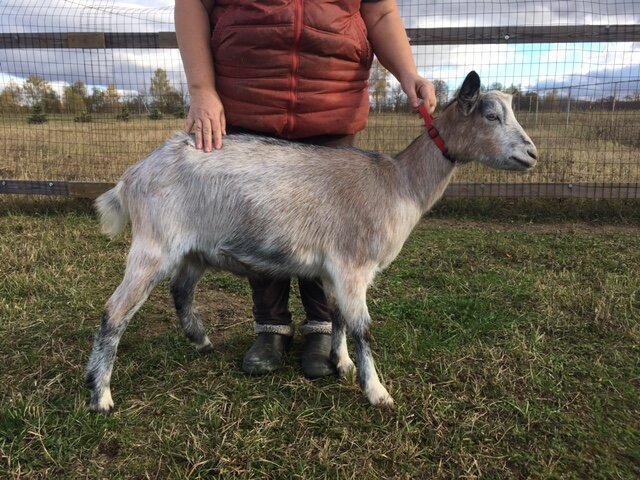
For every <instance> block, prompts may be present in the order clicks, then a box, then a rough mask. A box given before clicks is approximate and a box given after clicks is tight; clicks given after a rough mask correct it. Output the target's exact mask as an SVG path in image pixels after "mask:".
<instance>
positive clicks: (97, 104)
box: [87, 87, 107, 113]
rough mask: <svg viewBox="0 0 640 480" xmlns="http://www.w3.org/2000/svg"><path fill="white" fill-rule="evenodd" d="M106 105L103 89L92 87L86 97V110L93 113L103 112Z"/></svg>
mask: <svg viewBox="0 0 640 480" xmlns="http://www.w3.org/2000/svg"><path fill="white" fill-rule="evenodd" d="M106 105H107V95H106V93H105V91H104V90H102V89H100V88H96V87H93V90H92V91H91V95H90V96H89V98H87V110H89V111H90V112H94V113H103V112H104V111H105V109H106V108H107V107H106Z"/></svg>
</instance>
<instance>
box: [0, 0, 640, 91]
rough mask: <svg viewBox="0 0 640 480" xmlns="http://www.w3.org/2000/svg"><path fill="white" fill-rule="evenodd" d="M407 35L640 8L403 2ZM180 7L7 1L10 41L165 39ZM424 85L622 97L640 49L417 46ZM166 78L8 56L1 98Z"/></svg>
mask: <svg viewBox="0 0 640 480" xmlns="http://www.w3.org/2000/svg"><path fill="white" fill-rule="evenodd" d="M398 4H399V6H400V10H401V14H402V16H403V19H404V22H405V25H406V26H407V27H417V28H429V27H468V26H489V25H502V26H504V25H507V26H524V25H527V26H533V25H564V26H572V25H585V24H587V25H614V24H636V25H637V24H638V23H640V0H637V1H629V0H617V1H598V0H592V1H573V2H569V1H561V2H558V1H554V2H551V1H536V2H532V1H505V0H478V1H455V0H454V1H451V0H449V1H445V0H409V1H407V0H399V1H398ZM173 29H174V27H173V1H166V0H160V1H155V2H152V1H144V0H137V1H131V0H129V1H125V0H122V1H105V0H103V1H97V2H88V1H85V0H50V1H48V2H41V1H36V0H0V33H23V32H67V31H105V32H117V31H121V32H135V31H140V32H157V31H171V30H173ZM413 48H414V55H415V58H416V63H417V65H418V69H419V71H420V73H421V74H422V75H424V76H425V77H427V78H430V79H441V80H444V81H445V82H447V84H448V85H449V87H450V90H451V91H453V90H455V88H456V87H457V86H458V85H459V84H460V83H461V81H462V80H463V78H464V76H465V75H466V73H467V72H468V71H469V70H472V69H474V70H476V71H478V73H479V74H480V76H481V78H482V81H483V84H485V85H487V86H488V85H491V84H493V83H500V84H502V85H504V86H509V85H516V86H519V87H520V88H521V89H522V90H526V91H537V92H539V93H541V94H544V93H545V92H547V91H550V90H552V89H559V91H560V92H561V94H568V92H569V91H571V95H572V97H579V98H587V99H591V98H599V97H604V96H609V95H612V94H613V93H616V95H618V96H619V97H621V98H622V97H624V96H625V95H628V94H633V93H635V92H640V43H632V42H625V43H614V42H612V43H568V44H567V43H565V44H559V43H557V44H506V43H505V44H493V45H458V46H415V47H413ZM156 68H163V69H165V70H166V71H167V72H168V73H169V77H170V79H171V81H172V82H173V83H174V85H175V86H176V87H177V88H178V89H183V90H185V91H186V80H185V78H184V73H183V72H182V63H181V60H180V55H179V52H178V51H177V50H133V49H121V50H99V51H95V50H91V51H83V50H70V49H65V50H62V49H39V50H32V49H30V50H9V49H8V50H0V89H2V88H3V87H4V86H5V85H6V84H7V82H9V81H12V80H13V81H17V82H19V83H20V82H22V81H24V79H25V78H27V77H28V76H29V75H31V74H37V75H40V76H42V77H44V78H46V79H47V80H48V81H49V82H50V83H51V84H52V85H54V88H55V89H56V90H58V91H61V90H62V88H63V87H64V86H65V85H68V84H71V83H73V82H75V81H78V80H79V81H82V82H84V83H85V84H87V85H88V86H89V88H92V87H97V88H104V87H105V86H106V85H107V84H109V83H114V84H115V85H116V86H117V88H118V89H119V91H120V92H121V93H123V94H126V93H137V92H144V91H148V89H149V83H150V78H151V76H152V75H153V71H154V70H155V69H156Z"/></svg>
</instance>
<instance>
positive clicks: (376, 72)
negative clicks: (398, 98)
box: [369, 59, 389, 112]
mask: <svg viewBox="0 0 640 480" xmlns="http://www.w3.org/2000/svg"><path fill="white" fill-rule="evenodd" d="M388 88H389V71H388V70H387V69H386V68H384V67H383V66H382V65H381V64H380V62H378V60H377V59H375V60H374V61H373V64H372V65H371V73H370V75H369V97H370V98H372V99H373V107H374V109H375V110H377V111H378V112H380V111H382V109H383V108H384V106H385V105H386V103H387V93H388Z"/></svg>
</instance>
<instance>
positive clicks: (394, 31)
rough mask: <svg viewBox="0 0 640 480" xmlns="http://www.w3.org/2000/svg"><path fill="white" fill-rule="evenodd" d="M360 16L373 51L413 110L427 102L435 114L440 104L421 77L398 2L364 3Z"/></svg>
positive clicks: (426, 81)
mask: <svg viewBox="0 0 640 480" xmlns="http://www.w3.org/2000/svg"><path fill="white" fill-rule="evenodd" d="M360 14H361V15H362V18H363V19H364V23H365V24H366V26H367V30H368V33H369V40H370V41H371V45H372V46H373V51H374V52H375V54H376V56H377V57H378V60H379V61H380V63H381V64H382V65H383V66H384V67H385V68H386V69H387V70H389V71H390V72H391V73H392V74H393V76H394V77H396V78H397V79H398V81H399V82H400V86H401V87H402V90H403V91H404V93H406V94H407V96H408V97H409V103H410V104H411V106H412V107H413V108H417V107H418V105H419V104H420V101H419V98H422V99H423V100H424V103H425V106H426V107H427V109H428V110H429V112H431V113H433V111H434V110H435V108H436V104H437V100H436V94H435V89H434V88H433V84H432V83H431V82H430V81H429V80H427V79H426V78H423V77H421V76H420V75H418V70H417V69H416V63H415V60H414V59H413V53H412V52H411V47H410V46H409V39H408V38H407V33H406V31H405V28H404V24H403V23H402V19H401V18H400V11H399V10H398V5H397V4H396V1H395V0H380V1H377V2H363V3H362V5H361V6H360Z"/></svg>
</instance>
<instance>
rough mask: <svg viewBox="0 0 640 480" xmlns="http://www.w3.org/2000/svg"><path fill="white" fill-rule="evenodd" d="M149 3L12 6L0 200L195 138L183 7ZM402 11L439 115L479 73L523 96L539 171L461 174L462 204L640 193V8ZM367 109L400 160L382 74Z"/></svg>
mask: <svg viewBox="0 0 640 480" xmlns="http://www.w3.org/2000/svg"><path fill="white" fill-rule="evenodd" d="M142 3H144V2H138V4H137V5H135V4H131V5H130V6H127V4H124V3H122V2H118V3H116V2H113V1H104V2H81V1H58V0H55V1H53V2H48V3H47V4H42V3H40V2H36V1H32V0H28V1H10V2H2V3H0V155H1V160H0V179H2V181H1V182H0V193H11V192H17V191H20V192H31V193H60V194H68V193H69V188H68V187H67V185H66V184H67V182H113V181H115V180H116V179H117V178H118V177H119V176H120V175H121V174H122V173H123V172H124V170H125V169H126V168H127V167H128V166H129V165H131V164H133V163H134V162H136V161H137V160H139V159H140V158H142V157H144V156H145V155H146V154H147V153H148V152H150V151H151V150H153V149H154V148H155V147H156V146H157V145H158V144H160V143H161V142H162V141H163V140H164V139H166V138H167V137H168V136H170V135H171V133H172V132H173V131H175V130H178V129H180V128H182V126H183V123H184V117H185V115H186V112H187V111H188V106H189V95H188V91H187V85H186V79H185V76H184V73H183V67H182V63H181V59H180V54H179V52H178V50H177V44H176V41H175V34H174V25H173V8H172V6H171V5H168V4H167V5H166V6H163V7H160V8H158V7H155V8H151V7H143V6H141V5H140V4H142ZM148 4H149V5H150V4H151V2H148ZM158 4H159V2H154V5H158ZM399 5H400V9H401V13H402V16H403V20H404V22H405V25H406V27H407V33H408V36H409V37H410V39H411V43H412V48H413V51H414V56H415V59H416V62H417V65H418V69H419V71H420V73H421V74H422V75H424V76H425V77H427V78H429V79H431V80H432V81H433V82H434V84H435V86H436V92H437V95H438V98H439V101H440V104H441V105H444V104H445V103H446V102H447V101H448V100H449V99H450V98H451V97H452V96H453V95H454V93H455V90H456V88H457V87H458V86H459V85H460V83H461V81H462V79H463V78H464V76H465V75H466V73H467V72H468V71H469V70H472V69H473V70H476V71H477V72H478V73H479V74H480V76H481V78H482V81H483V87H484V88H487V89H500V90H503V91H506V92H509V93H511V94H512V95H513V106H514V110H515V112H516V116H517V117H518V119H519V121H520V122H521V124H522V125H523V126H524V127H525V129H526V130H527V132H528V133H529V134H530V136H531V137H532V139H533V140H534V142H535V143H536V145H537V146H538V150H539V153H540V162H539V164H538V167H537V168H536V169H534V170H533V171H532V172H530V173H527V174H515V173H507V172H503V171H500V172H496V171H492V170H489V169H487V168H485V167H482V166H467V167H463V168H460V169H458V171H457V172H456V176H455V179H454V184H452V185H451V187H450V189H449V190H448V194H449V195H458V196H478V195H480V196H484V195H503V196H527V197H548V196H552V197H563V196H580V197H591V198H596V197H622V198H638V197H640V27H639V24H640V22H639V21H638V20H639V19H640V2H634V1H622V0H618V1H607V2H605V1H585V2H550V1H537V2H530V1H515V2H514V1H502V0H500V1H482V0H480V1H475V2H452V1H429V2H427V1H425V0H414V1H399ZM370 104H371V113H370V119H369V126H368V127H367V129H366V130H364V131H363V132H361V133H360V135H359V138H358V144H359V146H360V147H361V148H364V149H371V150H377V151H381V152H384V153H388V154H394V153H396V152H398V151H400V150H401V149H402V148H404V147H405V146H406V145H408V144H409V143H410V142H411V140H413V138H415V137H416V136H417V135H418V134H419V133H420V132H421V129H422V123H421V121H420V119H419V118H418V116H417V115H416V114H414V113H413V112H411V110H410V108H409V107H408V106H407V102H406V97H405V96H404V94H403V93H402V91H401V89H400V87H399V85H398V83H397V82H396V81H395V79H393V77H392V76H391V75H390V74H389V73H388V72H387V71H386V70H385V69H384V68H383V67H382V66H380V65H379V64H377V63H374V66H373V68H372V74H371V79H370ZM16 181H20V182H16ZM76 192H80V193H79V194H81V195H84V194H87V192H89V193H88V194H91V191H85V190H82V189H79V190H76Z"/></svg>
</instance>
